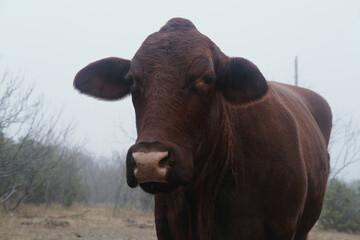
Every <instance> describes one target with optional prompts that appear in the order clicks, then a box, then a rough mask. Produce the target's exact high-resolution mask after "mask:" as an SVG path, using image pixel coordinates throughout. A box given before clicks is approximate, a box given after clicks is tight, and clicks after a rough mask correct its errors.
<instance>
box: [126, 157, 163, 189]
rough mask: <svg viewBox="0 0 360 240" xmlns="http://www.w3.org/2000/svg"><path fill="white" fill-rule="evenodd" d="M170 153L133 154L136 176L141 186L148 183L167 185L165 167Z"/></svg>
mask: <svg viewBox="0 0 360 240" xmlns="http://www.w3.org/2000/svg"><path fill="white" fill-rule="evenodd" d="M168 156H169V152H167V151H166V152H133V153H132V158H133V160H134V161H135V164H136V167H135V169H134V176H135V178H136V180H137V182H138V183H139V184H141V183H148V182H159V183H166V179H165V178H166V172H167V168H166V166H165V162H166V159H167V158H168Z"/></svg>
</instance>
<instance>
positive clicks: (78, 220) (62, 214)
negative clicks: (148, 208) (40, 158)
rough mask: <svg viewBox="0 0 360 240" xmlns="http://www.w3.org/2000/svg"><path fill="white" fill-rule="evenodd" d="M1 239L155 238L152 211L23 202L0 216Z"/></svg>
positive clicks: (131, 239) (121, 239)
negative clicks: (13, 211) (41, 204)
mask: <svg viewBox="0 0 360 240" xmlns="http://www.w3.org/2000/svg"><path fill="white" fill-rule="evenodd" d="M0 239H1V240H10V239H11V240H55V239H56V240H58V239H70V240H72V239H86V240H95V239H96V240H98V239H104V240H112V239H120V240H133V239H134V240H135V239H139V240H145V239H150V240H151V239H156V234H155V227H154V220H153V213H152V212H144V211H141V210H128V209H122V210H119V211H117V212H116V213H115V214H114V212H113V209H112V206H106V205H97V206H93V207H87V206H81V205H78V206H74V207H71V208H63V207H61V206H58V205H52V206H51V207H49V208H46V207H45V206H38V207H36V206H29V205H27V206H24V207H22V209H19V211H17V213H11V214H7V215H5V214H4V213H2V214H1V216H0Z"/></svg>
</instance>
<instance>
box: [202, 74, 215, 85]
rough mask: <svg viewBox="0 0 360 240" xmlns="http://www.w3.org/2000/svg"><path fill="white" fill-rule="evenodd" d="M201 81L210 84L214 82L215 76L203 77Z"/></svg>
mask: <svg viewBox="0 0 360 240" xmlns="http://www.w3.org/2000/svg"><path fill="white" fill-rule="evenodd" d="M203 81H204V83H206V84H212V83H213V82H215V76H204V77H203Z"/></svg>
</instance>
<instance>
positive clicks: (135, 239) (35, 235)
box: [0, 205, 360, 240]
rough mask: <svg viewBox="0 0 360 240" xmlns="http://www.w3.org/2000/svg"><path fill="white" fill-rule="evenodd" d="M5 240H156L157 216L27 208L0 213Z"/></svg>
mask: <svg viewBox="0 0 360 240" xmlns="http://www.w3.org/2000/svg"><path fill="white" fill-rule="evenodd" d="M0 239H1V240H58V239H66V240H75V239H84V240H113V239H114V240H115V239H119V240H145V239H146V240H152V239H156V234H155V227H154V220H153V213H152V212H150V211H142V210H130V209H121V210H116V211H115V212H114V210H113V208H112V206H111V205H109V206H106V205H96V206H92V207H88V206H82V205H77V206H73V207H71V208H63V207H61V206H58V205H52V206H51V207H48V208H47V207H45V206H29V205H26V206H23V207H21V209H19V210H18V211H17V212H15V213H10V214H9V213H8V214H4V213H3V212H0ZM310 240H360V235H352V234H346V233H336V232H324V231H320V230H318V229H316V228H315V230H313V231H312V232H311V235H310Z"/></svg>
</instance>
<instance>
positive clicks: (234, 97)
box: [74, 19, 267, 193]
mask: <svg viewBox="0 0 360 240" xmlns="http://www.w3.org/2000/svg"><path fill="white" fill-rule="evenodd" d="M74 86H75V87H76V88H77V89H78V90H79V91H80V92H82V93H85V94H88V95H91V96H94V97H97V98H100V99H106V100H117V99H121V98H122V97H124V96H126V95H127V94H131V95H132V101H133V105H134V108H135V114H136V127H137V133H138V138H137V140H136V143H135V144H134V145H133V146H132V147H131V148H130V149H129V151H128V154H127V160H126V164H127V181H128V185H129V186H130V187H136V186H137V185H138V184H140V186H141V187H142V188H143V189H144V190H145V191H147V192H150V193H156V192H167V191H172V190H174V189H176V188H177V187H178V186H186V185H188V184H189V183H190V182H191V180H192V178H193V172H194V167H196V153H197V152H198V151H199V146H200V145H203V144H202V140H203V139H204V138H206V134H207V132H208V131H209V129H210V128H214V126H211V127H210V125H214V122H216V121H215V120H216V119H213V118H214V114H212V113H214V111H215V112H216V111H218V108H219V104H220V102H222V100H221V99H223V100H224V101H226V102H228V103H230V104H244V103H248V102H250V101H253V100H255V99H257V98H260V97H261V96H262V95H264V94H265V92H266V91H267V84H266V81H265V79H264V77H263V76H262V74H261V73H260V71H259V70H258V69H257V67H256V66H255V65H253V64H252V63H251V62H249V61H247V60H245V59H243V58H228V57H226V56H225V55H224V54H223V53H222V52H221V51H220V50H219V49H218V48H217V46H216V45H215V44H214V43H213V42H211V41H210V40H209V39H208V38H207V37H206V36H204V35H202V34H201V33H199V32H198V31H197V29H196V28H195V26H194V25H193V24H192V23H191V22H190V21H188V20H185V19H172V20H170V21H169V22H168V23H167V24H166V25H165V26H164V27H162V28H161V29H160V31H159V32H156V33H154V34H152V35H150V36H149V37H148V38H147V39H146V40H145V41H144V43H143V44H142V46H141V47H140V49H139V50H138V52H137V53H136V54H135V56H134V58H133V59H132V61H129V60H124V59H119V58H107V59H102V60H99V61H97V62H94V63H91V64H89V65H88V66H86V67H85V68H83V69H82V70H81V71H80V72H79V73H78V74H77V75H76V77H75V80H74ZM217 117H220V116H219V114H218V116H217ZM209 148H210V149H211V148H212V146H209Z"/></svg>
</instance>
